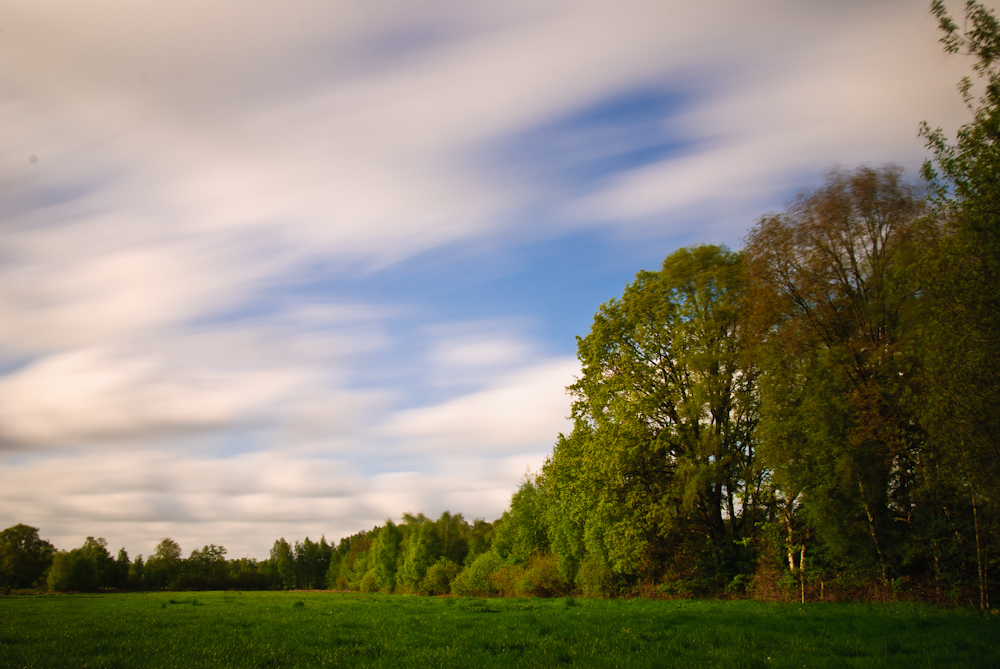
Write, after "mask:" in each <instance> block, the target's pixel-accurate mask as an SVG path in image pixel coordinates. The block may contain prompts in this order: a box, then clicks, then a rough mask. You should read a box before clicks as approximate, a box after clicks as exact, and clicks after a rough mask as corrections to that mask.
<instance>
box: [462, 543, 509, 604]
mask: <svg viewBox="0 0 1000 669" xmlns="http://www.w3.org/2000/svg"><path fill="white" fill-rule="evenodd" d="M503 566H504V565H503V560H501V559H500V556H499V555H497V554H496V553H494V552H493V551H492V550H489V551H486V552H485V553H482V554H481V555H479V556H478V557H477V558H476V559H475V560H474V561H473V562H472V564H470V565H469V566H468V567H466V568H465V569H463V570H462V571H461V572H460V573H459V574H458V575H457V576H455V578H454V580H452V582H451V591H452V593H453V594H456V595H462V596H465V597H491V596H495V595H497V594H499V592H498V590H497V588H496V586H495V585H494V584H493V582H492V579H491V577H492V576H493V575H494V574H495V573H496V572H497V571H499V570H500V569H501V568H502V567H503Z"/></svg>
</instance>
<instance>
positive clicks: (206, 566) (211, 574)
mask: <svg viewBox="0 0 1000 669" xmlns="http://www.w3.org/2000/svg"><path fill="white" fill-rule="evenodd" d="M229 576H230V574H229V563H228V561H227V560H226V548H225V547H224V546H216V545H215V544H209V545H207V546H205V547H204V548H201V549H197V548H196V549H194V550H193V551H191V555H189V556H188V558H187V560H184V567H183V576H182V577H181V581H180V583H181V587H183V588H186V589H188V588H190V589H199V590H209V589H213V590H222V589H225V588H226V587H227V586H228V585H229Z"/></svg>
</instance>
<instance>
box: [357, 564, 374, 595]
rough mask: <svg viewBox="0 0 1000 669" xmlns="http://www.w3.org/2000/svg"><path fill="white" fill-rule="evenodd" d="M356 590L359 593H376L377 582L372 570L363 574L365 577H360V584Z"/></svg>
mask: <svg viewBox="0 0 1000 669" xmlns="http://www.w3.org/2000/svg"><path fill="white" fill-rule="evenodd" d="M358 590H360V591H361V592H378V581H377V580H376V579H375V570H374V569H369V570H368V571H367V572H365V575H364V576H362V577H361V583H360V584H359V585H358Z"/></svg>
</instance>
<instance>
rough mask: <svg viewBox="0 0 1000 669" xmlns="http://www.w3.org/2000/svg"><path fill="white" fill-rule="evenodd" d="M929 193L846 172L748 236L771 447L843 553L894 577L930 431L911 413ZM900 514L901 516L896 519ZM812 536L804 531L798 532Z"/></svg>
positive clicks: (789, 489) (766, 443)
mask: <svg viewBox="0 0 1000 669" xmlns="http://www.w3.org/2000/svg"><path fill="white" fill-rule="evenodd" d="M921 211H922V199H921V197H920V195H919V193H918V192H917V191H916V189H915V188H913V187H911V186H908V185H907V184H905V183H904V182H903V180H902V175H901V169H900V168H898V167H894V166H888V167H883V168H881V169H874V168H869V167H861V168H858V169H856V170H854V171H852V172H844V171H833V172H831V173H830V174H829V176H828V178H827V181H826V183H825V185H824V186H823V187H821V188H819V189H817V190H815V191H813V192H808V193H803V194H802V195H800V196H799V197H798V198H797V199H796V200H795V201H794V202H793V203H792V204H791V205H790V206H789V207H788V208H787V209H786V211H784V212H782V213H780V214H776V215H771V216H765V217H764V218H762V219H761V220H760V221H759V222H758V224H757V225H756V226H755V227H754V228H753V230H752V231H751V232H750V234H749V236H748V239H747V247H746V254H747V267H748V272H749V276H750V282H751V294H752V296H753V299H752V301H751V304H752V308H753V316H754V318H753V319H752V320H753V322H754V323H755V326H756V327H755V333H756V338H757V342H756V345H757V356H758V360H759V361H760V364H761V368H762V378H761V390H762V420H761V425H760V427H761V431H760V432H761V453H762V456H763V458H764V460H765V462H766V463H767V465H768V466H769V467H770V468H772V469H773V470H774V476H775V480H776V482H777V484H778V490H779V491H780V493H782V494H783V498H784V502H785V505H786V518H788V520H789V542H790V543H791V541H792V536H791V532H792V526H791V518H792V511H793V505H798V504H799V503H802V504H804V511H805V513H806V516H807V519H808V521H809V527H810V528H811V530H812V531H813V532H815V533H818V535H819V536H820V537H821V538H822V539H823V543H824V545H825V546H826V547H828V548H830V549H832V550H833V552H834V553H837V554H839V555H840V556H842V557H845V558H846V557H851V558H859V557H860V558H862V559H861V562H862V563H864V562H866V560H865V559H864V558H865V556H868V557H869V558H870V559H869V560H867V563H868V566H869V567H873V568H875V569H876V570H877V573H878V574H879V577H880V578H881V579H882V580H883V581H886V582H887V581H888V578H889V571H890V569H891V566H892V562H893V559H892V554H893V551H892V550H891V549H892V544H893V542H894V535H895V532H894V529H895V528H894V520H893V518H894V517H895V516H898V515H900V514H901V515H902V516H903V517H905V516H906V515H907V513H908V512H909V507H910V505H911V500H910V498H909V494H910V491H911V488H912V480H913V476H914V466H915V458H914V449H916V448H919V446H920V444H921V435H920V430H919V428H918V427H916V423H915V421H914V416H913V415H912V411H911V410H910V409H909V408H908V398H907V393H909V392H910V386H909V379H910V378H911V376H912V374H913V371H914V359H913V355H912V354H911V352H910V349H909V348H908V345H907V337H908V334H907V333H908V332H909V330H908V329H907V325H906V323H907V319H908V313H909V310H910V309H911V308H913V307H914V305H915V298H916V293H917V291H916V285H915V280H914V278H913V275H912V273H911V272H910V270H909V267H910V264H911V263H910V258H911V256H912V254H913V252H914V248H915V247H914V244H913V242H914V241H915V239H916V238H917V237H918V235H919V226H918V218H919V215H920V214H921ZM897 512H898V513H897ZM798 539H799V540H801V541H804V539H803V538H802V537H799V538H798Z"/></svg>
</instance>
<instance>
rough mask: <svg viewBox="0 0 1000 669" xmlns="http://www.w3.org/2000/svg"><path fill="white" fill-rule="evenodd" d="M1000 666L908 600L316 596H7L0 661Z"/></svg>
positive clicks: (994, 650)
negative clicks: (795, 601) (870, 602)
mask: <svg viewBox="0 0 1000 669" xmlns="http://www.w3.org/2000/svg"><path fill="white" fill-rule="evenodd" d="M558 665H578V666H588V667H706V666H709V667H711V666H717V667H731V668H736V667H949V666H960V667H963V668H967V669H972V668H973V667H984V668H985V667H997V666H1000V616H990V615H982V614H977V613H973V612H970V611H962V610H944V609H938V608H933V607H930V606H924V605H915V604H886V605H854V604H807V605H804V606H800V605H789V604H765V603H760V602H750V601H732V602H719V601H690V600H686V601H647V600H590V599H576V600H573V599H555V600H547V599H461V598H426V597H408V596H396V595H361V594H340V593H322V592H257V593H238V592H207V593H135V594H131V593H129V594H101V595H37V596H24V597H3V598H0V666H2V667H338V666H342V667H372V666H378V667H421V668H428V667H465V666H469V667H509V666H524V667H550V666H558Z"/></svg>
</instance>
